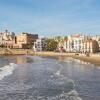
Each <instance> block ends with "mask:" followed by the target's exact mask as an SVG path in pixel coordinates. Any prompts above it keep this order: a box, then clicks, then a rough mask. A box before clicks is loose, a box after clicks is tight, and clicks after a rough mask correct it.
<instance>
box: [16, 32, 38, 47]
mask: <svg viewBox="0 0 100 100" xmlns="http://www.w3.org/2000/svg"><path fill="white" fill-rule="evenodd" d="M36 39H38V35H37V34H29V33H21V34H19V35H17V36H16V42H17V44H16V45H15V48H25V49H28V48H30V47H29V46H30V45H33V44H34V42H35V41H36Z"/></svg>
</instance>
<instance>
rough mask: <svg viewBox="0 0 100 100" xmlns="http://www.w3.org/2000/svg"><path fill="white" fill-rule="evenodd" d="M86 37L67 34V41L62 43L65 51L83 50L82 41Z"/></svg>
mask: <svg viewBox="0 0 100 100" xmlns="http://www.w3.org/2000/svg"><path fill="white" fill-rule="evenodd" d="M87 38H88V37H87V36H84V35H71V36H68V41H66V43H64V44H65V46H64V48H65V50H66V52H84V41H85V40H86V39H87Z"/></svg>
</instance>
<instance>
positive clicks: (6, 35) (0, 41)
mask: <svg viewBox="0 0 100 100" xmlns="http://www.w3.org/2000/svg"><path fill="white" fill-rule="evenodd" d="M14 44H15V33H14V32H9V31H8V30H5V31H4V32H2V33H0V45H3V46H4V47H9V48H13V45H14Z"/></svg>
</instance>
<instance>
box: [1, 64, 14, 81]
mask: <svg viewBox="0 0 100 100" xmlns="http://www.w3.org/2000/svg"><path fill="white" fill-rule="evenodd" d="M15 66H16V64H14V63H10V64H9V65H6V66H4V67H2V68H0V80H2V79H3V78H4V77H6V76H8V75H11V74H12V73H13V70H14V69H15Z"/></svg>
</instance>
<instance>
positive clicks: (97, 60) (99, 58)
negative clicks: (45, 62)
mask: <svg viewBox="0 0 100 100" xmlns="http://www.w3.org/2000/svg"><path fill="white" fill-rule="evenodd" d="M27 54H28V55H33V56H56V57H57V56H63V57H72V58H74V59H79V60H83V61H85V62H90V63H92V64H95V65H97V66H100V55H97V54H90V56H89V57H87V56H86V55H84V54H79V55H75V53H59V52H33V50H29V49H10V50H9V49H8V50H7V49H0V55H7V56H8V55H27Z"/></svg>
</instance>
